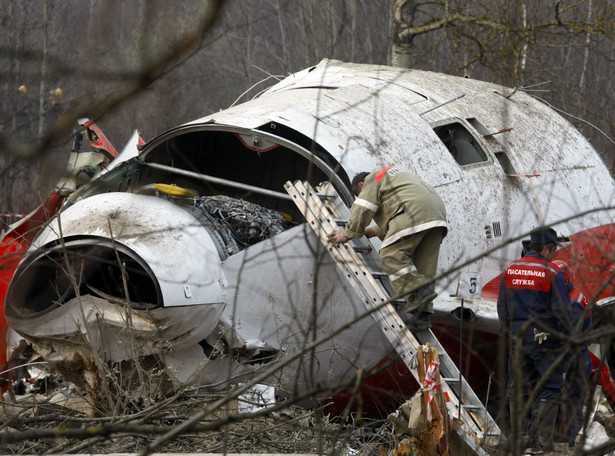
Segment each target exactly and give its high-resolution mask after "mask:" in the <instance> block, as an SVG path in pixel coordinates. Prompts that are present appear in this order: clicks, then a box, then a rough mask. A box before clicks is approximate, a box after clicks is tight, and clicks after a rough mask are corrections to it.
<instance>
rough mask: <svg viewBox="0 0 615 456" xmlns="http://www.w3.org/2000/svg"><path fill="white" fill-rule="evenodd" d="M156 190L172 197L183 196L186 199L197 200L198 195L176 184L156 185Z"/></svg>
mask: <svg viewBox="0 0 615 456" xmlns="http://www.w3.org/2000/svg"><path fill="white" fill-rule="evenodd" d="M154 188H155V189H156V190H157V191H159V192H162V193H166V194H167V195H171V196H182V197H184V198H195V197H196V193H194V192H193V191H192V190H188V189H187V188H183V187H178V186H177V185H174V184H156V185H154Z"/></svg>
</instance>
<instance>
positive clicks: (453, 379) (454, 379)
mask: <svg viewBox="0 0 615 456" xmlns="http://www.w3.org/2000/svg"><path fill="white" fill-rule="evenodd" d="M438 356H440V354H439V353H438ZM442 380H444V381H445V382H446V383H459V377H442Z"/></svg>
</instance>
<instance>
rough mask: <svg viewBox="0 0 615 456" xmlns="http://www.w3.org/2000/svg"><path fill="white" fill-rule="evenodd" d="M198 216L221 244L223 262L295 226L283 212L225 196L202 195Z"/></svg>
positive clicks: (198, 200) (197, 203)
mask: <svg viewBox="0 0 615 456" xmlns="http://www.w3.org/2000/svg"><path fill="white" fill-rule="evenodd" d="M195 205H196V207H197V208H198V209H200V211H201V214H200V215H202V216H200V217H199V219H201V221H202V222H203V223H204V225H205V226H206V227H207V228H209V230H210V231H211V234H212V237H213V238H214V239H215V240H216V241H217V242H218V249H219V250H220V251H221V255H220V256H221V257H222V259H224V258H226V257H227V256H230V255H234V254H235V253H237V252H239V251H241V250H243V249H245V248H247V247H249V246H251V245H253V244H256V243H257V242H260V241H264V240H265V239H268V238H270V237H272V236H275V235H276V234H278V233H281V232H282V231H285V230H287V229H288V228H291V227H292V226H294V225H295V223H293V222H291V221H289V220H288V219H289V216H288V215H285V214H284V213H282V212H279V211H274V210H271V209H267V208H264V207H262V206H259V205H257V204H254V203H250V202H249V201H244V200H240V199H236V198H231V197H228V196H224V195H217V196H203V197H201V198H198V199H197V200H196V203H195Z"/></svg>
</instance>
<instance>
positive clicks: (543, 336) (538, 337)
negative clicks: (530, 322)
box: [534, 328, 549, 345]
mask: <svg viewBox="0 0 615 456" xmlns="http://www.w3.org/2000/svg"><path fill="white" fill-rule="evenodd" d="M548 336H549V333H548V332H538V330H537V329H536V328H534V342H538V344H539V345H540V344H542V343H543V342H544V341H545V340H547V337H548Z"/></svg>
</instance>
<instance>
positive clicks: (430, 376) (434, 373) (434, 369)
mask: <svg viewBox="0 0 615 456" xmlns="http://www.w3.org/2000/svg"><path fill="white" fill-rule="evenodd" d="M439 369H440V362H439V361H436V360H434V361H432V362H431V363H429V367H428V368H427V372H426V373H425V380H424V381H423V386H422V388H421V390H422V391H424V392H426V393H427V421H431V420H432V419H433V411H432V405H431V403H432V401H433V399H434V398H435V397H436V394H438V391H440V390H442V385H441V384H440V383H439V382H438V381H437V378H438V370H439ZM442 395H443V396H444V403H445V405H446V409H447V410H448V417H449V425H450V427H451V429H452V428H453V405H452V403H451V398H450V396H449V394H448V390H447V389H446V388H444V389H443V390H442Z"/></svg>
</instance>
